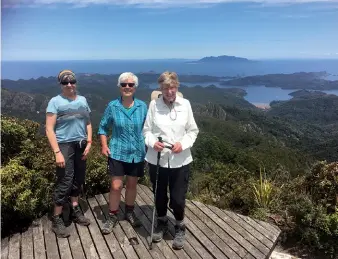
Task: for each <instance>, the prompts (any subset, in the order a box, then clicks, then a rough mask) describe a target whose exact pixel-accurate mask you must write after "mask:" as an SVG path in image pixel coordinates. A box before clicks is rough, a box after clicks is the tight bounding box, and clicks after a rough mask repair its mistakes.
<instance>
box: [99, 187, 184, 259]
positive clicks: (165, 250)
mask: <svg viewBox="0 0 338 259" xmlns="http://www.w3.org/2000/svg"><path fill="white" fill-rule="evenodd" d="M122 197H123V198H125V189H122ZM105 198H106V199H108V195H107V196H106V195H105ZM137 200H138V198H137V197H136V201H137ZM135 214H136V216H137V217H138V218H139V219H140V221H141V223H142V228H143V229H144V231H145V232H143V234H141V232H140V234H141V235H142V236H143V238H142V241H143V243H144V244H145V245H146V246H148V244H149V236H150V230H151V225H150V223H149V220H148V218H147V217H146V215H144V213H143V211H142V210H141V209H140V207H139V206H138V204H136V205H135ZM150 253H151V254H152V255H155V256H156V254H158V255H159V257H162V255H163V256H164V258H166V259H175V258H177V257H176V256H175V254H174V253H173V252H172V251H171V250H170V248H169V247H168V246H167V245H166V244H163V243H162V242H160V243H153V249H152V250H150Z"/></svg>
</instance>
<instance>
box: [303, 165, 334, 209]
mask: <svg viewBox="0 0 338 259" xmlns="http://www.w3.org/2000/svg"><path fill="white" fill-rule="evenodd" d="M305 184H306V187H307V189H308V191H309V192H310V195H311V197H312V199H313V201H314V202H315V203H317V204H321V205H322V206H324V207H325V208H326V209H327V211H328V213H330V212H335V211H338V208H337V206H338V204H337V202H338V201H337V200H338V162H336V163H330V164H328V163H327V162H325V161H322V162H318V163H317V164H315V165H314V167H313V169H312V170H311V174H310V175H309V176H308V177H307V178H306V181H305Z"/></svg>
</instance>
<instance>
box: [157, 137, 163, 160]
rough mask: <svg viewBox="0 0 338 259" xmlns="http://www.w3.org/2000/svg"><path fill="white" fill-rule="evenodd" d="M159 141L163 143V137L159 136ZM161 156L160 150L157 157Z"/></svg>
mask: <svg viewBox="0 0 338 259" xmlns="http://www.w3.org/2000/svg"><path fill="white" fill-rule="evenodd" d="M158 141H159V142H161V143H163V140H162V137H158ZM160 157H161V152H158V153H157V158H158V159H160Z"/></svg>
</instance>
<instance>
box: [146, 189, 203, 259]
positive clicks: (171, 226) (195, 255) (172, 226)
mask: <svg viewBox="0 0 338 259" xmlns="http://www.w3.org/2000/svg"><path fill="white" fill-rule="evenodd" d="M139 193H140V194H143V195H144V198H146V199H143V200H144V201H145V202H146V203H147V204H148V209H149V210H150V207H149V206H150V204H153V201H152V200H151V199H150V198H149V197H148V195H147V194H146V193H145V192H143V190H142V189H141V190H139ZM148 215H149V214H148ZM149 216H151V218H149V219H152V210H151V214H150V215H149ZM168 218H169V217H168ZM155 219H156V218H155ZM175 224H176V222H175V220H174V218H172V220H171V221H169V233H170V238H171V239H170V240H168V241H169V244H170V245H171V246H172V244H173V239H174V236H175ZM186 232H187V231H186ZM175 251H176V250H174V252H175ZM183 251H185V253H186V254H187V256H189V257H190V258H200V256H199V255H198V253H196V251H195V249H194V248H193V247H192V246H191V244H190V243H189V242H188V241H187V240H186V242H185V244H184V250H183ZM178 256H179V258H181V256H182V255H180V254H178ZM183 256H185V255H183ZM182 258H185V257H182Z"/></svg>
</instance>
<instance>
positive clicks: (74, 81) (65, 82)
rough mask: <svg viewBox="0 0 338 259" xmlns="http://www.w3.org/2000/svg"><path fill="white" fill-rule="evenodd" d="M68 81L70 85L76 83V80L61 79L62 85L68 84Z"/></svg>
mask: <svg viewBox="0 0 338 259" xmlns="http://www.w3.org/2000/svg"><path fill="white" fill-rule="evenodd" d="M69 83H70V84H71V85H74V84H76V80H71V81H63V82H61V84H62V85H68V84H69Z"/></svg>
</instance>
